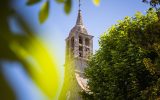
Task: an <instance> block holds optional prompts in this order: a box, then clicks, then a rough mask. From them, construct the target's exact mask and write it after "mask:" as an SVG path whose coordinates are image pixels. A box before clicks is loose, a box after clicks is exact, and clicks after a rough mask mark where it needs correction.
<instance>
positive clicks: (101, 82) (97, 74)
mask: <svg viewBox="0 0 160 100" xmlns="http://www.w3.org/2000/svg"><path fill="white" fill-rule="evenodd" d="M158 25H159V22H158V18H157V14H156V13H155V12H154V11H153V10H152V9H151V10H149V11H148V12H147V14H146V15H142V14H141V13H140V12H137V13H136V14H135V17H132V18H129V17H126V18H125V19H124V20H123V21H119V22H118V24H116V25H114V26H112V27H111V28H110V29H109V30H108V32H106V33H104V34H103V35H102V36H101V38H100V41H99V45H100V49H99V50H98V51H97V52H96V54H95V55H93V57H92V58H91V59H90V61H89V64H88V68H87V69H86V71H85V75H86V77H87V78H88V79H89V81H88V86H89V90H90V91H89V92H85V91H83V92H82V96H83V97H84V99H89V100H90V99H95V100H106V99H107V100H147V99H149V100H155V99H157V98H158V97H159V91H160V86H159V83H160V79H159V74H158V70H157V68H158V66H160V64H159V58H158V53H159V52H157V48H156V49H154V43H159V32H160V30H159V28H158V27H157V26H158ZM150 45H153V48H152V46H151V47H150Z"/></svg>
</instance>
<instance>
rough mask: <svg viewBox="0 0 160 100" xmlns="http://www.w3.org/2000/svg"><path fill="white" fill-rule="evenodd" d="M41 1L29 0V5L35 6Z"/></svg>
mask: <svg viewBox="0 0 160 100" xmlns="http://www.w3.org/2000/svg"><path fill="white" fill-rule="evenodd" d="M40 1H41V0H28V2H27V5H33V4H36V3H38V2H40Z"/></svg>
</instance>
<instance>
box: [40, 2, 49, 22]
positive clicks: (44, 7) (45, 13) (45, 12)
mask: <svg viewBox="0 0 160 100" xmlns="http://www.w3.org/2000/svg"><path fill="white" fill-rule="evenodd" d="M48 15H49V1H47V2H45V3H44V4H43V5H42V7H41V9H40V12H39V22H40V23H41V24H42V23H44V22H45V20H46V19H47V18H48Z"/></svg>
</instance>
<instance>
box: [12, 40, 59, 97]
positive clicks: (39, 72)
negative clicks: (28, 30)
mask: <svg viewBox="0 0 160 100" xmlns="http://www.w3.org/2000/svg"><path fill="white" fill-rule="evenodd" d="M10 47H11V49H12V50H13V52H14V53H15V54H16V55H17V56H18V57H19V59H21V62H24V63H25V64H24V63H23V66H24V67H27V72H28V74H29V75H30V76H31V78H32V79H33V81H34V82H35V83H36V84H37V86H38V87H40V89H41V90H42V91H43V93H45V94H46V95H47V96H48V97H49V98H53V97H55V96H56V95H57V91H58V88H59V82H60V81H59V72H58V69H57V68H58V67H57V63H56V62H57V61H55V60H56V59H55V56H54V57H52V56H51V53H50V52H49V50H48V49H47V48H46V47H45V45H44V44H43V43H42V42H41V41H40V40H38V39H36V38H31V39H30V40H28V42H26V44H24V45H23V46H22V45H20V44H19V43H17V42H12V43H11V44H10ZM17 51H19V52H17Z"/></svg>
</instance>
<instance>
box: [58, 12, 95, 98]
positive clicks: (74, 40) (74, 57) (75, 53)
mask: <svg viewBox="0 0 160 100" xmlns="http://www.w3.org/2000/svg"><path fill="white" fill-rule="evenodd" d="M92 53H93V36H92V35H89V34H88V31H87V29H86V28H85V26H84V24H83V21H82V14H81V10H79V11H78V16H77V21H76V25H75V26H74V27H73V28H72V29H71V31H70V33H69V36H68V37H67V38H66V58H65V65H64V67H65V68H64V70H65V74H64V75H65V76H64V84H63V88H62V91H61V94H60V97H59V100H81V99H82V98H81V96H80V94H79V92H80V91H82V90H85V91H88V88H87V79H85V77H84V69H85V68H86V67H87V61H88V58H89V57H90V55H92Z"/></svg>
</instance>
